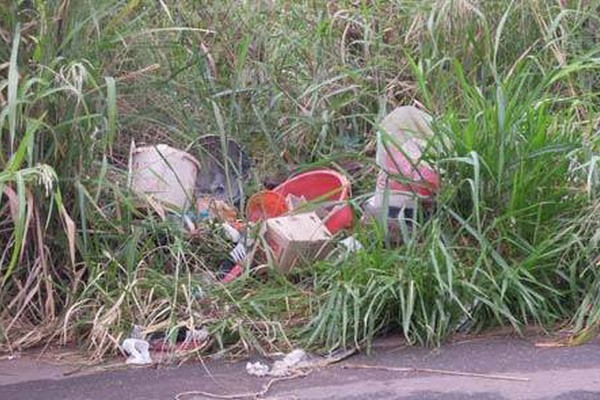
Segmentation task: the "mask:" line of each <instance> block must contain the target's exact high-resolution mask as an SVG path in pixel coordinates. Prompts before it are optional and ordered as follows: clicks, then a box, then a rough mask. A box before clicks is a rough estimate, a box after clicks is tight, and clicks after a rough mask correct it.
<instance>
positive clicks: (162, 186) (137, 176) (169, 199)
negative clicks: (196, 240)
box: [131, 144, 200, 210]
mask: <svg viewBox="0 0 600 400" xmlns="http://www.w3.org/2000/svg"><path fill="white" fill-rule="evenodd" d="M199 166H200V164H199V163H198V161H197V160H196V159H195V158H194V157H192V156H191V155H189V154H188V153H186V152H184V151H181V150H178V149H175V148H173V147H170V146H167V145H166V144H158V145H156V146H148V147H139V148H136V149H133V151H132V154H131V175H132V177H131V178H132V179H131V188H132V189H133V191H135V192H136V193H142V194H146V195H149V196H151V197H152V198H154V199H155V200H158V201H159V202H161V203H163V205H166V206H169V207H174V208H176V209H178V210H185V209H188V208H189V207H190V205H191V200H192V197H193V195H194V183H195V182H196V176H197V174H198V170H199Z"/></svg>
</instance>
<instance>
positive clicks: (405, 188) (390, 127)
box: [372, 106, 440, 209]
mask: <svg viewBox="0 0 600 400" xmlns="http://www.w3.org/2000/svg"><path fill="white" fill-rule="evenodd" d="M430 123H431V117H430V116H429V115H428V114H426V113H424V112H423V111H421V110H419V109H418V108H415V107H411V106H406V107H398V108H396V109H395V110H394V111H392V112H391V113H390V114H388V116H386V117H385V118H384V120H383V121H382V122H381V127H382V128H383V129H382V131H381V132H379V133H378V140H377V155H376V157H377V164H378V165H379V167H380V168H381V171H380V172H379V175H378V176H377V186H376V190H375V196H374V199H373V203H374V204H372V205H373V206H374V207H375V208H377V209H379V208H381V207H382V206H383V204H384V195H385V194H386V192H389V200H388V204H389V206H392V207H399V208H414V202H415V198H416V197H420V198H431V197H433V196H434V195H435V193H436V192H437V191H438V190H439V187H440V178H439V174H438V172H437V171H436V170H435V169H434V168H433V167H432V166H431V165H429V164H428V163H427V162H425V161H423V160H422V159H421V158H422V155H423V153H422V152H423V149H424V147H425V146H426V145H427V142H428V141H429V140H430V139H431V137H432V136H433V131H432V130H431V127H430Z"/></svg>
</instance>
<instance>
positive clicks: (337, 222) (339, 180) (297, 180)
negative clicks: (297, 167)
mask: <svg viewBox="0 0 600 400" xmlns="http://www.w3.org/2000/svg"><path fill="white" fill-rule="evenodd" d="M273 192H275V193H277V194H279V195H280V196H281V197H282V198H284V199H285V198H286V197H287V196H288V195H290V194H291V195H294V196H297V197H304V198H305V199H306V200H307V201H308V202H315V203H316V202H335V203H337V204H335V205H334V206H333V208H332V210H331V211H330V212H329V214H328V215H327V216H326V217H325V218H323V221H324V223H325V226H326V227H327V229H329V232H331V233H332V234H335V233H336V232H338V231H340V230H342V229H346V228H350V227H352V219H353V215H352V209H351V208H350V206H348V204H347V201H348V200H349V199H350V182H348V180H347V179H346V177H345V176H344V175H342V174H340V173H338V172H336V171H333V170H330V169H318V170H313V171H308V172H304V173H302V174H299V175H296V176H294V177H292V178H290V179H288V180H287V181H285V182H284V183H282V184H281V185H279V186H277V187H276V188H275V189H273Z"/></svg>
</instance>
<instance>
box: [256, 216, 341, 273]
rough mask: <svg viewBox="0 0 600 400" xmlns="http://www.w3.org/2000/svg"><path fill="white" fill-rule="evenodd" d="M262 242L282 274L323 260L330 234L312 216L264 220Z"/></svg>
mask: <svg viewBox="0 0 600 400" xmlns="http://www.w3.org/2000/svg"><path fill="white" fill-rule="evenodd" d="M265 238H266V240H267V243H268V244H269V246H270V247H271V250H272V251H273V255H274V256H275V261H276V262H277V267H278V269H279V270H280V271H281V272H283V273H287V272H288V271H290V270H291V269H292V268H294V267H296V266H299V265H310V264H311V263H313V262H314V261H316V260H320V259H323V258H324V257H325V256H326V255H327V254H328V253H329V252H330V251H331V249H332V248H331V233H330V232H329V230H328V229H327V227H325V225H324V224H323V222H322V221H321V219H320V218H319V217H318V216H317V214H316V213H314V212H311V213H306V214H298V215H290V216H285V217H278V218H270V219H268V220H267V221H266V235H265Z"/></svg>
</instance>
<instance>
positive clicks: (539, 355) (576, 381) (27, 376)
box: [0, 336, 600, 400]
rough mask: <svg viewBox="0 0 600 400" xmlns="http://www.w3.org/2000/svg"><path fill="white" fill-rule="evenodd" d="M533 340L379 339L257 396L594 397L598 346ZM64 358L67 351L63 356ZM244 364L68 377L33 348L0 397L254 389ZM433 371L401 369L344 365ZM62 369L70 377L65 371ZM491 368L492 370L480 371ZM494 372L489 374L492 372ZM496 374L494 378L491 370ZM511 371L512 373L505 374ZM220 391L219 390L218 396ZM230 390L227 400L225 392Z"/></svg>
mask: <svg viewBox="0 0 600 400" xmlns="http://www.w3.org/2000/svg"><path fill="white" fill-rule="evenodd" d="M537 341H538V340H537V339H533V338H530V339H523V338H516V337H511V336H502V337H489V336H487V337H485V338H476V339H471V340H465V341H456V342H454V343H451V344H447V345H444V346H442V347H440V348H438V349H424V348H414V347H406V346H404V345H403V342H402V341H401V340H399V339H398V338H387V339H383V340H380V341H379V342H378V343H377V345H376V346H375V348H374V349H373V354H371V355H366V354H357V355H355V356H353V357H351V358H349V359H346V360H344V361H343V362H341V363H339V364H334V365H330V366H327V367H325V368H321V369H318V370H314V371H312V372H310V373H309V374H308V375H307V376H304V377H297V378H294V379H290V380H286V381H279V382H275V383H273V384H272V386H271V387H270V388H269V390H268V391H267V392H266V393H265V394H264V396H263V397H260V398H264V399H272V400H274V399H280V400H283V399H356V400H358V399H435V400H450V399H456V400H459V399H473V400H475V399H483V400H502V399H553V400H571V399H574V400H587V399H600V345H599V344H598V342H593V343H589V344H586V345H582V346H579V347H561V348H541V347H536V346H535V345H534V342H537ZM64 359H65V360H67V359H68V357H64ZM245 364H246V363H245V362H235V363H226V362H223V361H210V362H206V363H200V362H194V363H188V364H185V365H182V366H180V367H175V366H171V367H166V366H160V367H151V368H131V369H124V370H113V371H105V372H96V373H89V372H87V373H77V374H74V375H71V374H69V372H72V371H73V367H72V365H69V363H68V362H67V363H61V364H60V365H56V363H55V362H54V363H51V362H50V361H49V360H48V359H47V358H46V357H45V358H42V359H40V360H36V358H33V357H32V356H31V355H29V356H22V357H20V358H17V359H8V358H7V357H4V358H3V359H2V361H0V399H1V400H21V399H23V400H25V399H27V400H36V399H40V400H41V399H44V400H50V399H68V400H84V399H85V400H87V399H99V400H100V399H102V400H110V399H115V400H117V399H118V400H122V399H131V400H134V399H135V400H138V399H139V400H142V399H143V400H154V399H156V400H159V399H160V400H163V399H174V398H175V397H176V396H177V395H178V394H180V393H182V392H187V391H203V392H207V393H210V394H213V395H215V396H216V397H209V396H208V395H206V394H205V395H201V394H195V395H194V394H192V395H188V396H183V397H181V399H184V400H203V399H210V398H229V399H231V398H233V397H231V395H235V394H243V393H246V394H249V395H248V396H247V397H239V398H246V399H251V398H254V397H253V396H252V395H251V394H252V393H258V392H260V391H261V390H263V388H264V385H265V384H267V383H268V382H269V378H256V377H252V376H249V375H248V374H247V373H246V371H245ZM359 364H360V365H371V366H385V367H392V368H407V367H409V368H417V369H424V368H428V369H436V370H444V371H447V372H450V373H456V372H465V373H477V374H486V376H457V375H447V374H443V373H440V372H423V371H412V372H398V371H391V370H375V369H357V368H348V367H349V366H350V365H354V366H356V365H359ZM65 373H67V375H65ZM487 375H490V376H487ZM491 375H493V376H491ZM496 375H497V376H496ZM500 377H509V378H512V379H514V380H504V379H500ZM218 396H221V397H218ZM228 396H229V397H228Z"/></svg>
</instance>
